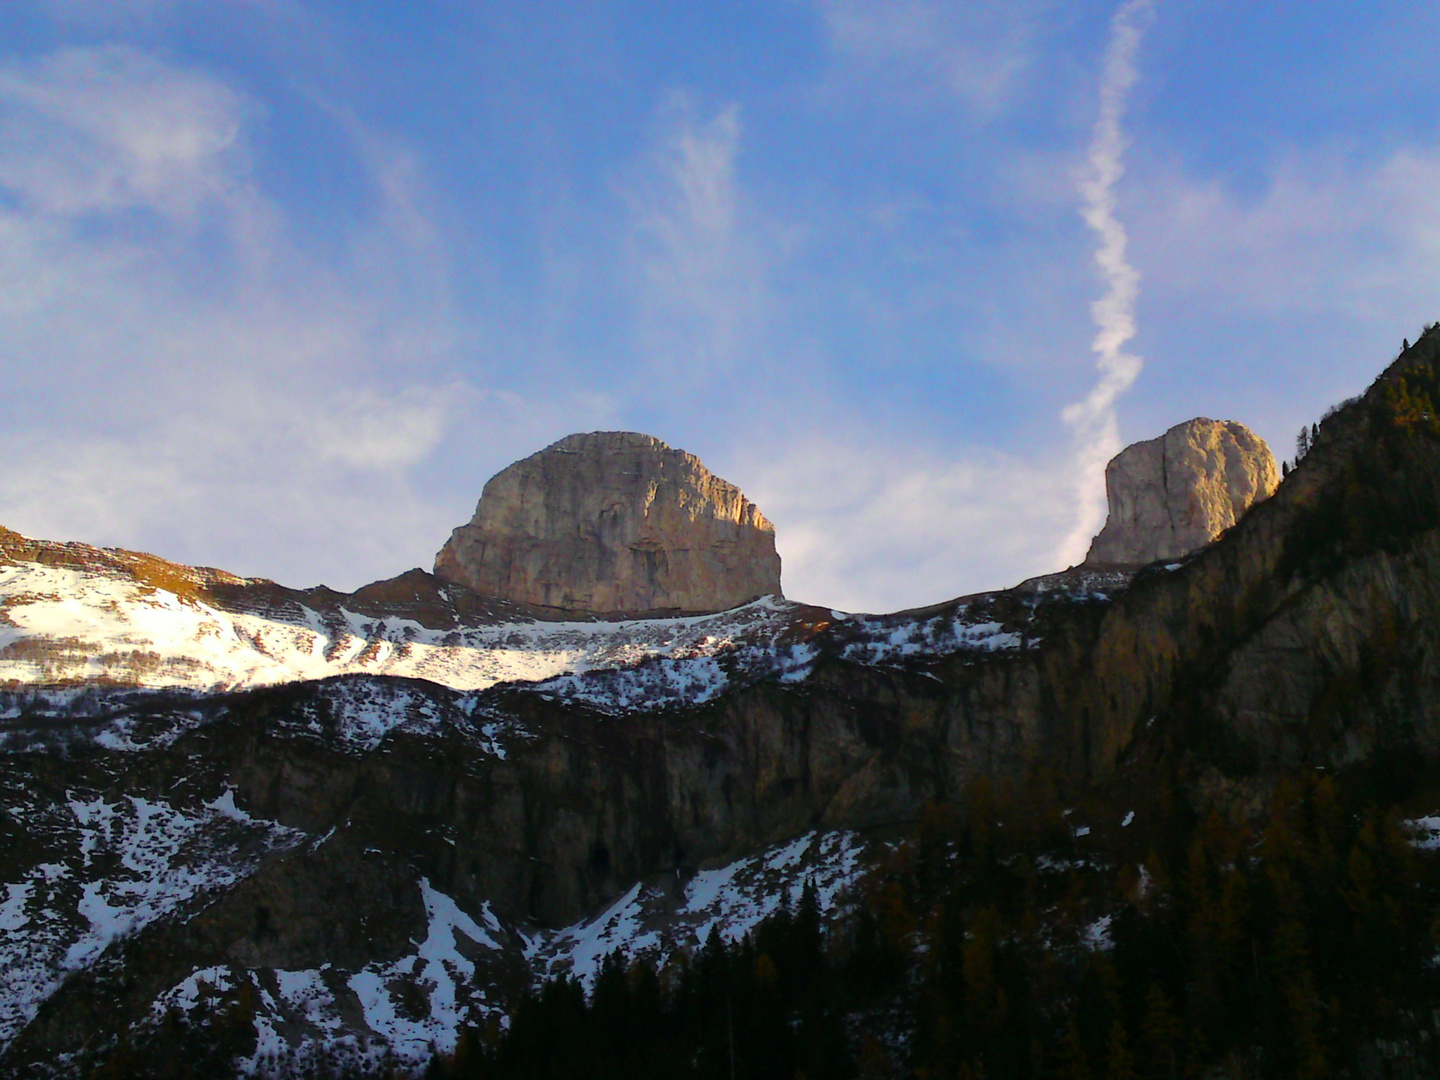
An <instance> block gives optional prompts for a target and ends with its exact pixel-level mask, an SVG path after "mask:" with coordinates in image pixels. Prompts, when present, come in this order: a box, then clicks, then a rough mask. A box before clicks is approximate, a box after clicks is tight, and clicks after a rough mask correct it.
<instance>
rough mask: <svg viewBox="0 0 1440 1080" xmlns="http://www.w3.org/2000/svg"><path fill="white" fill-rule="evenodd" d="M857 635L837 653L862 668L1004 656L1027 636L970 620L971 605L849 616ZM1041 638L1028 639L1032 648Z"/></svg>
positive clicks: (989, 622)
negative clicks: (958, 656) (949, 610)
mask: <svg viewBox="0 0 1440 1080" xmlns="http://www.w3.org/2000/svg"><path fill="white" fill-rule="evenodd" d="M852 622H853V623H854V624H856V625H857V630H858V632H857V634H856V636H855V637H854V639H853V640H851V641H848V642H847V643H846V645H845V646H844V648H843V649H842V650H841V652H840V655H841V656H842V657H844V658H845V659H847V660H851V661H854V662H856V663H861V664H880V665H884V664H896V663H903V662H905V661H907V660H911V659H916V658H922V659H929V658H935V657H941V656H948V655H951V654H953V653H967V652H969V653H993V652H1008V651H1013V650H1016V649H1020V648H1022V647H1024V646H1025V644H1026V642H1025V638H1024V637H1023V635H1021V634H1020V633H1018V632H1016V631H1014V630H1006V629H1005V627H1004V625H1003V624H1001V623H998V622H995V621H994V620H992V619H987V618H985V617H983V616H980V617H973V616H972V615H971V614H970V606H969V605H968V604H967V605H961V606H960V607H959V608H957V609H956V610H955V611H954V613H953V614H949V615H932V616H928V617H921V616H899V615H878V616H876V615H872V616H852ZM1038 640H1039V639H1035V638H1032V639H1031V640H1030V644H1032V645H1033V644H1037V643H1038Z"/></svg>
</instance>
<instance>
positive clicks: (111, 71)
mask: <svg viewBox="0 0 1440 1080" xmlns="http://www.w3.org/2000/svg"><path fill="white" fill-rule="evenodd" d="M0 105H3V107H4V114H3V121H0V133H3V139H4V141H5V144H6V149H5V152H4V153H3V154H0V186H3V187H5V188H7V189H8V190H9V191H10V193H11V194H12V195H13V196H14V197H17V198H19V199H21V200H23V202H24V203H25V204H26V206H27V207H29V208H31V209H34V210H35V211H37V212H41V213H49V214H60V215H79V214H91V213H111V212H116V211H123V210H132V209H144V210H150V211H154V212H157V213H160V214H164V215H166V216H167V217H171V218H184V219H191V218H193V217H194V216H195V215H196V213H197V212H198V211H199V210H200V209H201V208H202V207H204V206H205V204H207V203H209V202H212V201H215V202H222V203H223V202H233V201H234V200H236V199H239V198H242V197H243V196H244V194H245V190H246V175H245V174H246V162H247V158H246V156H245V153H244V149H243V146H242V145H241V137H240V133H241V127H242V124H243V122H244V119H245V113H246V102H245V100H244V99H243V98H242V97H241V96H240V95H238V94H236V93H235V92H233V91H232V90H230V89H229V88H228V87H227V86H225V85H224V84H222V83H219V82H217V81H215V80H213V79H210V78H208V77H206V76H203V75H200V74H197V73H194V72H189V71H185V70H182V69H177V68H174V67H170V66H168V65H165V64H163V63H161V62H159V61H157V60H155V59H153V58H151V57H149V56H146V55H144V54H142V53H139V52H137V51H135V50H133V49H130V48H126V47H124V46H109V47H105V48H99V49H90V48H72V49H65V50H63V51H61V52H58V53H54V54H51V55H50V56H47V57H45V58H43V59H41V60H38V61H35V62H32V63H29V64H20V65H14V66H11V67H8V68H6V69H4V70H3V71H0Z"/></svg>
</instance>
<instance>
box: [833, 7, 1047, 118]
mask: <svg viewBox="0 0 1440 1080" xmlns="http://www.w3.org/2000/svg"><path fill="white" fill-rule="evenodd" d="M1051 6H1052V5H1049V4H1046V3H1039V2H1034V0H970V2H968V3H963V4H953V3H939V2H936V0H817V7H818V9H819V12H820V15H821V18H822V20H823V22H824V26H825V31H826V33H827V35H828V38H829V43H830V47H831V49H832V50H833V51H834V53H835V55H836V57H837V58H838V59H839V60H840V62H841V63H842V64H844V65H845V66H846V69H847V70H846V79H847V80H854V79H856V78H857V77H858V78H859V79H862V80H864V81H865V82H867V83H869V84H870V93H869V94H867V95H862V96H860V98H858V99H859V100H864V99H865V98H868V97H872V96H873V94H874V93H875V90H876V88H877V85H878V88H879V89H880V92H881V93H882V94H884V95H885V96H887V97H895V98H901V99H904V100H906V101H908V102H910V103H925V102H934V101H936V100H940V101H946V102H951V101H957V100H958V101H959V102H961V103H962V104H963V105H964V106H965V107H966V109H967V110H968V111H969V112H970V113H971V115H973V116H975V117H977V118H979V119H982V120H983V119H990V118H993V117H994V116H995V115H997V114H998V113H1000V112H1001V111H1002V110H1003V109H1004V108H1005V107H1007V106H1008V105H1009V104H1011V102H1012V101H1013V100H1014V99H1015V97H1016V96H1017V95H1018V94H1020V93H1022V92H1023V91H1024V89H1025V81H1026V79H1025V77H1026V75H1027V73H1028V72H1029V71H1030V69H1031V66H1032V65H1033V63H1034V62H1035V59H1036V52H1037V49H1036V39H1037V38H1038V36H1039V35H1040V33H1041V30H1042V28H1043V26H1044V23H1045V20H1044V16H1045V13H1046V9H1047V8H1049V7H1051ZM847 96H850V97H851V100H857V98H855V96H854V95H847Z"/></svg>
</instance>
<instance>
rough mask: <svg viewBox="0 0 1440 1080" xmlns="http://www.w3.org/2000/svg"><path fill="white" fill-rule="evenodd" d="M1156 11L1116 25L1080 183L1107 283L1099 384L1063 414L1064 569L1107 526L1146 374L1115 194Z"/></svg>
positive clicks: (1136, 0) (1136, 279)
mask: <svg viewBox="0 0 1440 1080" xmlns="http://www.w3.org/2000/svg"><path fill="white" fill-rule="evenodd" d="M1154 7H1155V3H1154V0H1126V2H1125V3H1123V4H1121V5H1120V7H1119V9H1118V10H1117V11H1116V12H1115V15H1114V17H1113V18H1112V20H1111V23H1110V41H1109V45H1108V46H1107V48H1106V50H1105V62H1104V69H1103V71H1102V73H1101V77H1100V115H1099V118H1098V119H1097V120H1096V122H1095V132H1094V136H1093V138H1092V140H1091V143H1090V150H1089V153H1088V154H1087V157H1086V165H1087V170H1086V173H1085V175H1084V176H1083V178H1082V179H1081V182H1080V196H1081V199H1082V200H1083V207H1082V210H1081V214H1082V216H1083V217H1084V219H1085V224H1086V225H1087V226H1089V228H1090V230H1091V231H1092V232H1093V233H1094V234H1095V237H1096V239H1097V240H1098V241H1099V247H1098V248H1097V249H1096V252H1095V266H1096V269H1097V270H1098V271H1099V273H1100V278H1101V281H1102V282H1103V283H1104V292H1103V294H1102V295H1101V297H1100V299H1098V300H1096V301H1095V302H1094V303H1093V304H1092V305H1091V309H1090V313H1091V317H1092V318H1093V319H1094V321H1095V327H1096V333H1095V338H1094V340H1093V342H1092V343H1091V349H1092V350H1093V351H1094V353H1095V354H1096V364H1095V366H1096V369H1097V370H1098V372H1099V375H1100V378H1099V381H1098V382H1096V384H1095V386H1094V388H1093V389H1092V390H1091V391H1090V393H1089V394H1087V395H1086V396H1085V397H1084V399H1082V400H1081V401H1078V402H1076V403H1074V404H1073V405H1070V406H1067V407H1066V409H1065V410H1064V413H1063V414H1062V416H1063V418H1064V421H1065V423H1066V424H1068V425H1070V427H1071V428H1073V429H1074V431H1075V441H1076V447H1077V451H1078V458H1079V460H1078V461H1077V469H1078V474H1079V481H1078V490H1077V496H1078V503H1079V516H1078V518H1077V520H1076V523H1075V526H1074V528H1073V529H1072V530H1071V531H1070V534H1069V535H1068V536H1067V537H1066V539H1065V540H1064V542H1063V543H1062V544H1061V547H1060V551H1059V552H1058V558H1059V559H1060V561H1062V562H1078V561H1079V560H1080V558H1081V557H1083V555H1084V552H1085V545H1087V544H1088V542H1089V540H1090V538H1091V537H1092V536H1094V535H1095V533H1096V532H1098V531H1099V528H1100V526H1101V525H1102V524H1103V523H1104V514H1105V510H1104V495H1105V465H1106V463H1107V462H1108V461H1109V460H1110V459H1111V458H1112V457H1114V456H1115V455H1116V454H1117V453H1118V452H1119V451H1120V448H1121V445H1120V433H1119V424H1118V422H1117V420H1116V416H1115V402H1116V400H1117V399H1118V398H1119V397H1120V395H1121V394H1123V393H1125V391H1126V390H1128V389H1130V387H1131V386H1132V385H1133V384H1134V382H1135V380H1136V379H1137V378H1138V377H1139V375H1140V370H1141V368H1142V366H1143V364H1142V362H1141V359H1140V357H1139V356H1137V355H1135V354H1134V353H1131V352H1129V351H1127V350H1126V345H1127V344H1128V343H1129V342H1130V340H1131V339H1132V338H1133V337H1134V336H1135V329H1136V326H1135V305H1136V301H1137V300H1138V299H1139V296H1140V273H1139V271H1138V270H1136V269H1135V267H1134V266H1133V265H1132V264H1131V263H1130V259H1129V255H1128V253H1127V245H1128V237H1127V234H1126V231H1125V226H1124V225H1123V224H1122V223H1121V221H1120V219H1119V217H1118V216H1117V212H1116V211H1117V193H1116V187H1117V185H1118V184H1119V182H1120V179H1121V177H1122V176H1124V175H1125V160H1124V159H1125V147H1126V139H1125V134H1124V130H1123V128H1122V121H1123V120H1124V116H1125V108H1126V105H1127V103H1128V100H1129V96H1130V91H1131V89H1132V88H1133V87H1134V85H1135V82H1136V80H1137V79H1138V78H1139V72H1138V71H1137V69H1136V67H1135V54H1136V52H1137V51H1138V50H1139V48H1140V41H1141V37H1142V33H1143V27H1144V22H1145V20H1146V19H1148V18H1149V17H1150V16H1151V14H1152V13H1153V11H1154Z"/></svg>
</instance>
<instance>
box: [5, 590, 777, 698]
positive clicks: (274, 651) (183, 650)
mask: <svg viewBox="0 0 1440 1080" xmlns="http://www.w3.org/2000/svg"><path fill="white" fill-rule="evenodd" d="M799 610H800V605H797V604H792V603H789V602H787V601H784V600H779V599H777V598H773V597H772V598H766V599H762V600H758V601H756V602H754V603H752V604H747V605H746V606H744V607H741V608H736V609H735V610H733V611H728V612H722V613H720V614H718V615H703V616H692V617H688V618H674V619H634V620H626V621H622V622H598V621H586V622H579V621H576V622H541V621H537V620H533V619H530V620H516V621H510V622H501V623H496V624H492V625H481V626H469V627H460V628H456V629H433V628H430V627H426V626H424V625H422V624H421V623H419V622H417V621H415V620H414V619H408V618H403V617H399V616H380V617H374V616H367V615H363V614H360V613H358V612H355V611H351V610H349V609H347V608H345V607H343V606H340V607H337V608H335V609H333V610H330V611H324V612H322V611H319V610H316V609H315V608H310V607H305V606H303V605H301V606H300V607H299V610H298V612H295V613H294V614H289V615H288V616H287V614H281V613H273V614H256V613H248V612H243V611H235V610H226V609H224V608H222V607H219V606H217V605H216V604H214V603H212V602H209V601H207V600H205V599H202V598H200V597H198V596H193V595H185V594H183V593H177V592H174V591H171V590H168V589H164V588H156V587H154V586H151V585H147V584H144V583H142V582H137V581H131V580H124V579H117V578H115V577H113V576H110V575H109V574H105V573H101V572H98V571H94V570H86V569H77V568H73V567H57V566H45V565H40V564H37V563H14V564H11V565H8V566H0V686H6V685H9V686H11V687H12V688H14V687H19V686H64V685H73V684H76V683H85V682H100V681H103V682H105V683H109V684H112V685H115V684H119V685H132V686H145V687H151V688H172V687H173V688H185V689H194V690H231V689H239V688H245V687H252V686H263V685H271V684H275V683H284V682H295V681H299V680H304V679H323V678H327V677H329V676H332V675H343V674H351V673H366V674H376V675H397V676H403V677H408V678H419V679H427V680H429V681H431V682H436V683H440V684H441V685H444V686H449V687H451V688H453V689H457V690H479V689H483V688H485V687H488V686H493V685H494V684H496V683H499V682H513V681H527V682H535V681H542V680H545V679H550V678H554V677H556V676H560V675H580V674H583V673H585V672H587V671H591V670H596V669H602V670H603V669H612V668H624V667H631V666H634V665H635V664H637V663H639V662H641V661H643V660H646V659H649V658H652V657H663V658H665V659H668V660H672V661H693V660H710V659H713V658H714V657H716V656H719V655H721V654H724V653H727V652H730V651H731V650H733V649H734V648H735V647H736V646H737V644H738V643H740V642H742V641H743V642H745V643H747V644H750V645H755V646H768V645H769V643H771V642H773V641H774V640H775V639H776V638H777V637H779V636H781V635H782V634H785V633H787V632H788V631H790V630H791V628H792V624H793V622H794V620H795V617H796V614H797V612H798V611H799ZM699 669H704V670H708V669H706V668H705V666H704V665H701V666H700V668H699ZM699 669H697V670H699Z"/></svg>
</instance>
